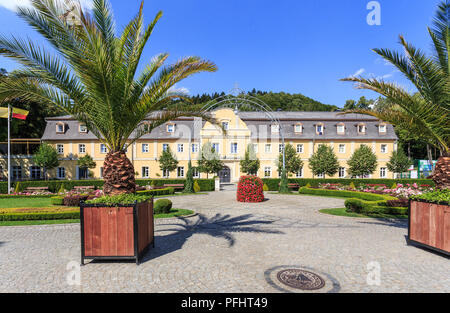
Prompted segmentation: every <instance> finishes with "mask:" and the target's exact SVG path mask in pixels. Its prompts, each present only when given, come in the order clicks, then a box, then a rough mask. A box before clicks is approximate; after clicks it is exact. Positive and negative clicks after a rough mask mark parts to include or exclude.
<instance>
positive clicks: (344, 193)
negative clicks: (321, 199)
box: [299, 187, 397, 201]
mask: <svg viewBox="0 0 450 313" xmlns="http://www.w3.org/2000/svg"><path fill="white" fill-rule="evenodd" d="M299 193H301V194H309V195H318V196H330V197H344V198H357V199H361V200H366V201H379V200H384V201H386V200H397V198H394V197H391V196H389V195H379V194H374V193H367V192H359V191H348V190H329V189H313V188H306V187H302V188H300V190H299Z"/></svg>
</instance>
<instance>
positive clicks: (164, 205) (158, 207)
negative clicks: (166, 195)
mask: <svg viewBox="0 0 450 313" xmlns="http://www.w3.org/2000/svg"><path fill="white" fill-rule="evenodd" d="M171 209H172V201H170V200H169V199H159V200H157V201H156V202H155V205H154V211H155V214H163V213H170V210H171Z"/></svg>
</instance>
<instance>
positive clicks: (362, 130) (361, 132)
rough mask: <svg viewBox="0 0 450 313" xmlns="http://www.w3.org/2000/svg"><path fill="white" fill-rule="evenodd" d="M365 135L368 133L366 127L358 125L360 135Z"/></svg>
mask: <svg viewBox="0 0 450 313" xmlns="http://www.w3.org/2000/svg"><path fill="white" fill-rule="evenodd" d="M365 133H366V125H365V124H358V134H365Z"/></svg>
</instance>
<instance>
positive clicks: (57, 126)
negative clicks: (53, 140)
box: [56, 123, 66, 134]
mask: <svg viewBox="0 0 450 313" xmlns="http://www.w3.org/2000/svg"><path fill="white" fill-rule="evenodd" d="M60 127H61V130H60V129H59V128H60ZM65 130H66V125H64V123H56V133H57V134H64V132H65Z"/></svg>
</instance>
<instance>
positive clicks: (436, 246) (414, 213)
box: [408, 200, 450, 255]
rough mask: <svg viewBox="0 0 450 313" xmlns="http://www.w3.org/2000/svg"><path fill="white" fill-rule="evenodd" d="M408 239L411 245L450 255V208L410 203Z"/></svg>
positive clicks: (447, 206)
mask: <svg viewBox="0 0 450 313" xmlns="http://www.w3.org/2000/svg"><path fill="white" fill-rule="evenodd" d="M408 215H409V229H408V239H409V241H410V242H411V243H414V244H417V245H419V246H422V247H426V248H429V249H433V250H435V251H438V252H440V253H443V254H445V255H450V206H449V205H448V203H447V204H443V203H429V202H425V201H418V200H414V201H410V202H409V214H408Z"/></svg>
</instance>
